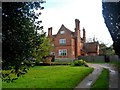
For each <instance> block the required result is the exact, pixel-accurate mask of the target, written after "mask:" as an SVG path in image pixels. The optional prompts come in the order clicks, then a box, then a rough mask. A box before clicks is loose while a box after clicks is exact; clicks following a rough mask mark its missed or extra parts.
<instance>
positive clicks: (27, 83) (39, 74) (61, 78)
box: [2, 65, 93, 89]
mask: <svg viewBox="0 0 120 90" xmlns="http://www.w3.org/2000/svg"><path fill="white" fill-rule="evenodd" d="M92 71H93V69H92V68H88V67H72V66H64V65H63V66H35V67H33V68H30V70H29V72H28V73H26V74H25V75H24V77H22V78H18V79H17V80H16V81H15V82H13V83H6V82H3V83H2V87H3V89H4V88H12V89H14V88H34V89H35V88H74V87H75V86H76V85H78V83H80V81H82V80H83V78H85V77H86V76H87V75H88V74H89V73H91V72H92Z"/></svg>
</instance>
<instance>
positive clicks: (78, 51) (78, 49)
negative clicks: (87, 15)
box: [75, 19, 81, 57]
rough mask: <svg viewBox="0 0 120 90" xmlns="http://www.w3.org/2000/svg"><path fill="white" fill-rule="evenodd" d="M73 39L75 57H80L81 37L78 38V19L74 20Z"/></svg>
mask: <svg viewBox="0 0 120 90" xmlns="http://www.w3.org/2000/svg"><path fill="white" fill-rule="evenodd" d="M75 37H76V50H75V54H76V57H78V56H80V55H81V51H80V49H81V36H80V21H79V19H75Z"/></svg>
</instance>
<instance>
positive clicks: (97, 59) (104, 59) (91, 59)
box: [78, 55, 120, 62]
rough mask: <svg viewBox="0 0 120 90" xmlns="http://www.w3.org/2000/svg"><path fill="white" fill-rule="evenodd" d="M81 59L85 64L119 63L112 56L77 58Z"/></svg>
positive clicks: (116, 58)
mask: <svg viewBox="0 0 120 90" xmlns="http://www.w3.org/2000/svg"><path fill="white" fill-rule="evenodd" d="M80 59H83V60H85V61H87V62H120V59H119V57H118V56H117V55H113V56H106V55H105V56H79V57H78V60H80Z"/></svg>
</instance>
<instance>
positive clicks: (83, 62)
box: [74, 59, 88, 67]
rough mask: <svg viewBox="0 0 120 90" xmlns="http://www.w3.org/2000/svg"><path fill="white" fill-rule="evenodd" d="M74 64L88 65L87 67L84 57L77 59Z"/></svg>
mask: <svg viewBox="0 0 120 90" xmlns="http://www.w3.org/2000/svg"><path fill="white" fill-rule="evenodd" d="M74 65H75V66H86V67H88V65H87V62H86V61H84V60H82V59H81V60H75V61H74Z"/></svg>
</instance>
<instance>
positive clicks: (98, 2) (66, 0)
mask: <svg viewBox="0 0 120 90" xmlns="http://www.w3.org/2000/svg"><path fill="white" fill-rule="evenodd" d="M54 4H56V5H54ZM76 18H78V19H79V20H80V25H81V29H82V28H83V27H85V29H86V33H87V38H93V37H94V35H95V36H96V38H98V40H100V41H103V42H104V43H109V44H112V39H111V36H110V34H109V32H108V29H107V28H106V25H105V23H104V19H103V17H102V0H48V2H46V5H45V9H44V10H43V11H42V16H41V19H42V20H43V26H44V29H45V31H46V32H47V28H48V27H53V34H56V33H57V31H58V30H59V28H60V26H61V25H62V24H64V25H65V26H66V27H67V28H69V29H70V30H72V31H74V28H75V19H76ZM108 41H109V42H108Z"/></svg>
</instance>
